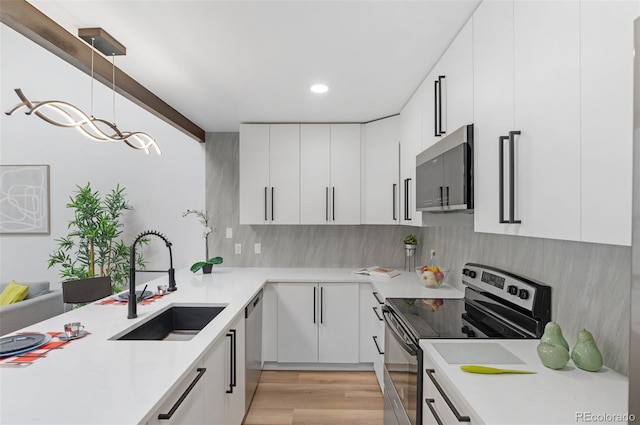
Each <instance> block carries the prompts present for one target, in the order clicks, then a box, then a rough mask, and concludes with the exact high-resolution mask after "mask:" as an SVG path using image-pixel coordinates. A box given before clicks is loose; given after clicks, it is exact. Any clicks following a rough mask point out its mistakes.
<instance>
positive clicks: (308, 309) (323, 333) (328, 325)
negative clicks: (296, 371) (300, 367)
mask: <svg viewBox="0 0 640 425" xmlns="http://www.w3.org/2000/svg"><path fill="white" fill-rule="evenodd" d="M359 288H360V287H359V284H358V283H317V284H316V283H278V290H277V293H278V307H277V308H278V312H277V314H278V320H277V322H278V349H277V351H278V362H279V363H351V364H354V363H358V359H359V350H358V348H359V299H360V289H359Z"/></svg>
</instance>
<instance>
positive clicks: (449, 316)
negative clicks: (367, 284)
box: [386, 298, 467, 339]
mask: <svg viewBox="0 0 640 425" xmlns="http://www.w3.org/2000/svg"><path fill="white" fill-rule="evenodd" d="M386 303H387V305H388V306H389V307H390V308H392V309H393V310H394V311H395V313H396V314H398V315H399V316H400V318H401V320H402V321H403V322H404V324H405V325H407V326H408V327H409V328H410V330H411V332H412V333H413V334H414V336H415V337H416V338H418V339H423V338H467V335H466V334H464V333H463V332H462V331H461V329H462V313H464V300H463V299H440V298H434V299H431V298H387V299H386Z"/></svg>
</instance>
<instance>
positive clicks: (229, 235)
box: [226, 227, 233, 239]
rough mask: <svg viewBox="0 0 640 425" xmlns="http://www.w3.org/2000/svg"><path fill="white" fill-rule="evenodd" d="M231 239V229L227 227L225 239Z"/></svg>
mask: <svg viewBox="0 0 640 425" xmlns="http://www.w3.org/2000/svg"><path fill="white" fill-rule="evenodd" d="M232 237H233V229H232V228H231V227H227V234H226V238H227V239H231V238H232Z"/></svg>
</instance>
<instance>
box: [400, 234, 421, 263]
mask: <svg viewBox="0 0 640 425" xmlns="http://www.w3.org/2000/svg"><path fill="white" fill-rule="evenodd" d="M403 241H404V250H405V253H406V254H407V257H413V255H414V254H415V252H416V245H418V239H417V238H416V237H415V235H411V234H409V235H407V236H405V237H404V240H403Z"/></svg>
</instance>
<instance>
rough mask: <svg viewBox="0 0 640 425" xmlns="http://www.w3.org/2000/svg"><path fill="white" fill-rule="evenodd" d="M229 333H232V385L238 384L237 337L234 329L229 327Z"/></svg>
mask: <svg viewBox="0 0 640 425" xmlns="http://www.w3.org/2000/svg"><path fill="white" fill-rule="evenodd" d="M231 333H232V334H233V338H232V340H231V342H232V344H231V345H232V346H233V383H232V385H233V386H234V387H236V386H238V376H237V373H238V338H237V337H236V330H235V329H231Z"/></svg>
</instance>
